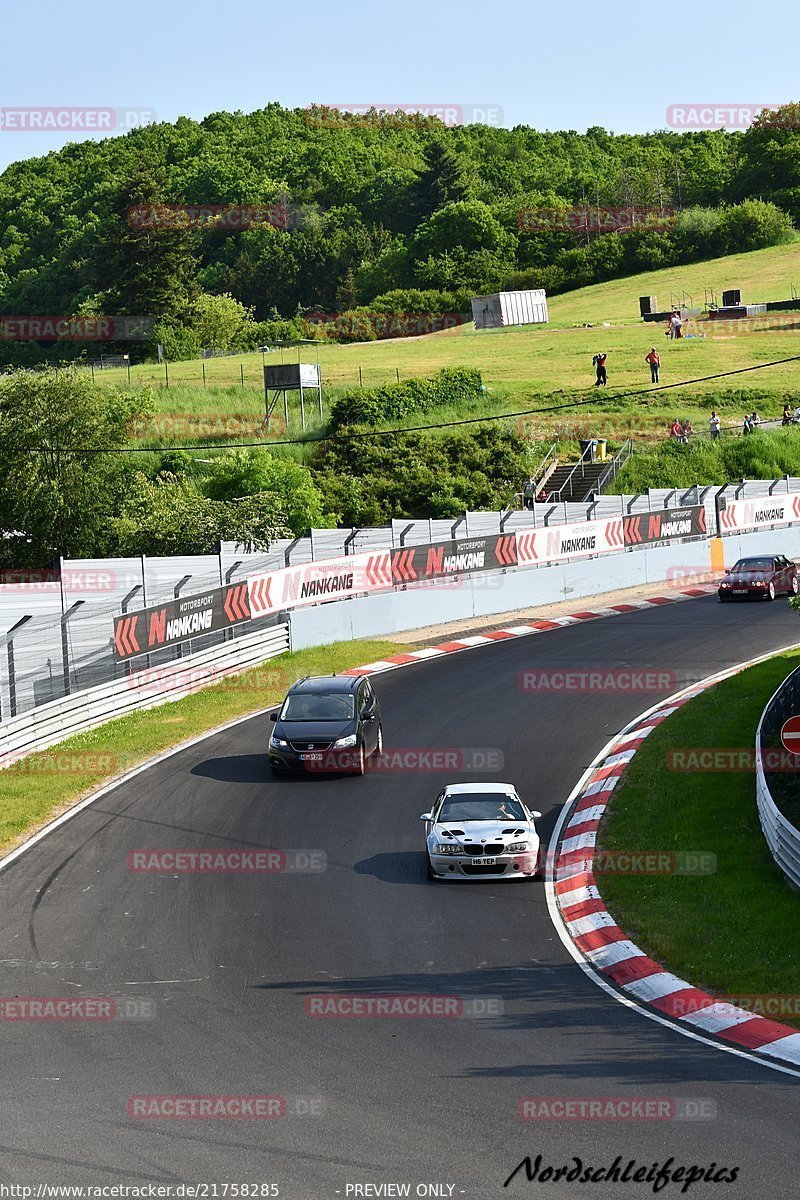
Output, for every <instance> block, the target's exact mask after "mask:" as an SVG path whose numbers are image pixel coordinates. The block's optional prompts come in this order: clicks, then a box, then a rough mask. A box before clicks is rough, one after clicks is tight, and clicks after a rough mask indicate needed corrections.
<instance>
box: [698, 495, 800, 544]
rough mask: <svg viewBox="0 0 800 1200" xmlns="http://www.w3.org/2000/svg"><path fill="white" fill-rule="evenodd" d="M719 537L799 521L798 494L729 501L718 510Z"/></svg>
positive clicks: (799, 505)
mask: <svg viewBox="0 0 800 1200" xmlns="http://www.w3.org/2000/svg"><path fill="white" fill-rule="evenodd" d="M718 517H719V532H720V535H724V534H726V533H738V532H739V530H742V529H768V528H769V526H770V525H792V524H794V523H795V522H796V521H800V492H783V493H782V494H781V495H780V496H761V497H760V498H759V499H758V500H729V501H728V502H727V504H726V505H725V507H724V508H723V507H722V505H720V506H719V509H718Z"/></svg>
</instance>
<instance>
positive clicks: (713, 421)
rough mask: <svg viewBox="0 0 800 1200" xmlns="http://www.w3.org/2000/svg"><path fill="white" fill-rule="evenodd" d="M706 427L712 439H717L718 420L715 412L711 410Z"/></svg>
mask: <svg viewBox="0 0 800 1200" xmlns="http://www.w3.org/2000/svg"><path fill="white" fill-rule="evenodd" d="M708 427H709V429H710V431H711V436H712V438H718V437H719V428H720V420H719V417H718V416H717V414H716V411H715V410H714V409H713V408H712V410H711V416H710V417H709V419H708Z"/></svg>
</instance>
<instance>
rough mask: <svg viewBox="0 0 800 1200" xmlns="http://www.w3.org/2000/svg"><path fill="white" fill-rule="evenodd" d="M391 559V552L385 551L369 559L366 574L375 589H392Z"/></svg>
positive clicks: (372, 555)
mask: <svg viewBox="0 0 800 1200" xmlns="http://www.w3.org/2000/svg"><path fill="white" fill-rule="evenodd" d="M390 557H391V556H390V552H389V551H388V550H384V551H382V552H381V553H380V554H371V555H370V556H369V558H368V559H367V565H366V568H365V574H366V576H367V579H368V581H369V582H370V583H371V584H372V585H373V586H374V587H391V583H392V574H391V570H390V568H389V559H390Z"/></svg>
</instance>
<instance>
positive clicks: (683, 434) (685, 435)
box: [669, 417, 694, 445]
mask: <svg viewBox="0 0 800 1200" xmlns="http://www.w3.org/2000/svg"><path fill="white" fill-rule="evenodd" d="M693 433H694V427H693V425H692V422H691V421H690V420H689V419H688V417H687V418H684V420H683V421H679V420H678V418H677V417H673V419H672V424H671V425H670V427H669V436H670V437H671V438H672V440H673V441H675V442H683V444H684V445H688V444H689V438H690V437H691V436H692V434H693Z"/></svg>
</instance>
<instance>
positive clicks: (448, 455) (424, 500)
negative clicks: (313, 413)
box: [314, 422, 541, 526]
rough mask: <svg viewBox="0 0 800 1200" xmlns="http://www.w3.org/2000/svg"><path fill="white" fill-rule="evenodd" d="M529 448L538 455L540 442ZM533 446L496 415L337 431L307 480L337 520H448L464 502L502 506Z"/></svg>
mask: <svg viewBox="0 0 800 1200" xmlns="http://www.w3.org/2000/svg"><path fill="white" fill-rule="evenodd" d="M534 450H535V451H538V453H539V457H541V447H535V448H534ZM533 453H534V451H533V450H531V446H530V443H528V442H526V441H525V440H524V439H523V438H521V437H520V436H519V435H518V434H516V433H515V432H514V431H513V429H511V428H510V427H509V426H507V425H505V424H503V423H502V422H497V423H496V424H492V425H484V426H482V427H481V428H479V429H472V430H468V431H463V432H459V433H451V432H448V433H447V434H446V435H442V434H439V433H407V434H399V435H396V436H395V437H392V438H364V439H361V438H358V439H356V438H353V439H349V438H346V439H345V438H342V439H341V440H331V441H329V442H327V443H325V444H323V445H322V446H321V447H320V448H319V449H318V451H317V454H316V457H315V461H314V468H315V471H314V479H315V482H316V484H317V487H318V488H319V489H320V491H321V492H322V496H323V501H324V504H325V507H326V508H328V509H333V510H335V511H336V512H337V513H338V514H339V517H340V520H341V522H342V523H343V524H344V525H353V526H364V525H380V524H385V523H386V522H388V521H391V520H392V518H394V517H398V518H400V517H408V518H416V517H432V518H437V517H438V518H447V517H452V518H453V519H455V518H456V517H458V516H460V515H461V514H462V513H463V512H464V511H465V510H467V509H475V510H478V509H486V510H491V509H494V510H499V509H501V508H503V507H505V505H506V504H507V503H508V501H509V499H510V497H511V496H512V495H513V494H514V492H516V491H519V488H520V485H521V483H522V481H523V480H524V478H525V475H526V473H527V471H528V470H529V468H530V463H531V458H530V455H531V454H533ZM534 457H535V454H534Z"/></svg>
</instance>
